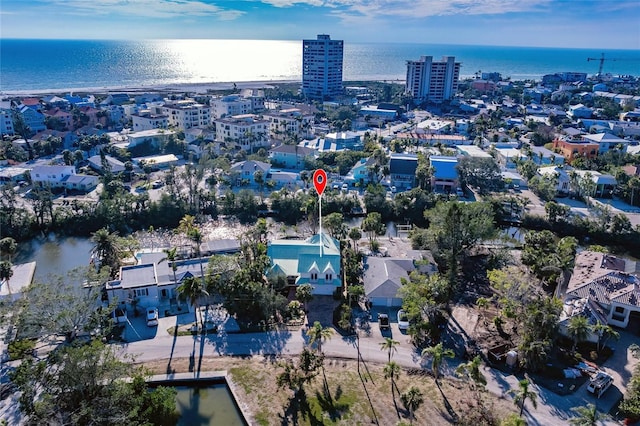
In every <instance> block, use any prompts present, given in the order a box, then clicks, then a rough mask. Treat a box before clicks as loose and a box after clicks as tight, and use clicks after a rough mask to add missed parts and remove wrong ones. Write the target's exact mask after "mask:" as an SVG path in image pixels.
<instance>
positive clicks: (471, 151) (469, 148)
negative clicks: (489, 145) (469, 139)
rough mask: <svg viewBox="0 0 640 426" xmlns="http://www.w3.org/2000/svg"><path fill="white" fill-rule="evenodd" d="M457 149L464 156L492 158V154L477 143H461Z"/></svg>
mask: <svg viewBox="0 0 640 426" xmlns="http://www.w3.org/2000/svg"><path fill="white" fill-rule="evenodd" d="M456 149H457V150H458V152H459V153H460V155H462V156H463V157H474V158H492V157H491V154H489V153H488V152H486V151H484V150H483V149H482V148H480V147H479V146H476V145H460V146H457V147H456Z"/></svg>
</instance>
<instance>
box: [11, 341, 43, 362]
mask: <svg viewBox="0 0 640 426" xmlns="http://www.w3.org/2000/svg"><path fill="white" fill-rule="evenodd" d="M35 347H36V342H35V340H29V339H21V340H14V341H12V342H11V343H9V347H8V348H7V352H8V353H9V358H10V359H11V360H16V359H22V358H24V357H26V356H27V355H33V351H34V348H35Z"/></svg>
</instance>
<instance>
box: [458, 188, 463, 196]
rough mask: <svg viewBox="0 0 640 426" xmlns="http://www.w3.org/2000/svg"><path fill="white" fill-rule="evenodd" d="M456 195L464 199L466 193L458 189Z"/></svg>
mask: <svg viewBox="0 0 640 426" xmlns="http://www.w3.org/2000/svg"><path fill="white" fill-rule="evenodd" d="M456 195H457V196H458V197H462V198H464V191H463V190H462V188H456Z"/></svg>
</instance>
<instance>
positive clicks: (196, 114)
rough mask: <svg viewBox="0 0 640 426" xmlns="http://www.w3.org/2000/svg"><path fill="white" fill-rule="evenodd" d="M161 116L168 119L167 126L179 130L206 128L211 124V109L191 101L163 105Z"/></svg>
mask: <svg viewBox="0 0 640 426" xmlns="http://www.w3.org/2000/svg"><path fill="white" fill-rule="evenodd" d="M162 114H163V115H166V116H167V117H168V120H169V126H173V127H176V128H177V129H180V130H187V129H191V128H192V127H206V126H208V125H210V124H211V108H210V107H209V106H207V105H202V104H199V103H197V102H196V101H194V100H192V99H186V100H181V101H174V102H172V103H167V104H164V105H163V106H162Z"/></svg>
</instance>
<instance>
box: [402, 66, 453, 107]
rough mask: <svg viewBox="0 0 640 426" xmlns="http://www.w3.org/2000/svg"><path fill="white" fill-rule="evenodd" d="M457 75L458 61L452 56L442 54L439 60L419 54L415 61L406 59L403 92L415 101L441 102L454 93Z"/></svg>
mask: <svg viewBox="0 0 640 426" xmlns="http://www.w3.org/2000/svg"><path fill="white" fill-rule="evenodd" d="M459 76H460V62H456V58H455V57H454V56H444V57H443V58H442V60H441V61H434V60H433V56H421V57H420V59H419V60H417V61H407V83H406V87H405V92H406V93H407V94H409V95H411V96H412V97H413V99H414V101H416V102H425V101H426V102H433V103H441V102H442V101H445V100H449V99H451V98H452V97H453V95H454V94H455V93H456V91H457V90H458V77H459Z"/></svg>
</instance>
